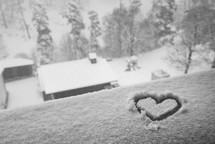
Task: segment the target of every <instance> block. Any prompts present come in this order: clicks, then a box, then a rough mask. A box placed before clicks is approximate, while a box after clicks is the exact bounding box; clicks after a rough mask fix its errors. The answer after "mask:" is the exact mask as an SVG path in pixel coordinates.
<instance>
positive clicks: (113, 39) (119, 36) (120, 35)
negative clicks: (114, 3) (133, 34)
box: [103, 4, 129, 57]
mask: <svg viewBox="0 0 215 144" xmlns="http://www.w3.org/2000/svg"><path fill="white" fill-rule="evenodd" d="M128 19H129V18H128V10H127V8H126V7H125V6H124V5H123V4H120V7H119V8H115V9H114V10H113V12H112V13H111V14H109V15H106V16H105V17H104V19H103V25H104V35H103V41H104V44H105V49H104V51H105V52H106V53H109V54H110V55H111V56H114V57H119V56H122V55H124V53H125V49H126V48H125V47H124V44H123V43H124V41H123V39H124V36H125V35H124V31H125V29H126V28H127V24H128Z"/></svg>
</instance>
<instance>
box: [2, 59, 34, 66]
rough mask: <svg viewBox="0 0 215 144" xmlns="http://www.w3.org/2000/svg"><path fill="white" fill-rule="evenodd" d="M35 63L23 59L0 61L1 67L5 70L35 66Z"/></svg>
mask: <svg viewBox="0 0 215 144" xmlns="http://www.w3.org/2000/svg"><path fill="white" fill-rule="evenodd" d="M33 64H34V62H33V61H32V60H28V59H23V58H11V59H3V60H1V61H0V67H3V68H11V67H19V66H26V65H33Z"/></svg>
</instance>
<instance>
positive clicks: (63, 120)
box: [0, 71, 215, 144]
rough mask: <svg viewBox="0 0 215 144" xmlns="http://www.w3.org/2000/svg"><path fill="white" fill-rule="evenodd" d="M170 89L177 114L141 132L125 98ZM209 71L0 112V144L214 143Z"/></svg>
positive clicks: (214, 90)
mask: <svg viewBox="0 0 215 144" xmlns="http://www.w3.org/2000/svg"><path fill="white" fill-rule="evenodd" d="M166 90H168V91H171V92H172V93H173V94H175V95H178V96H180V97H181V98H185V99H187V100H188V103H187V104H186V105H184V106H183V109H186V113H182V112H177V113H176V114H175V115H173V116H170V117H168V118H167V119H165V120H163V121H159V122H158V124H159V125H160V126H162V127H163V128H162V129H159V130H158V131H151V130H147V129H145V127H144V126H145V124H144V121H143V120H142V119H141V118H140V115H139V114H138V113H132V112H129V111H128V110H127V109H126V107H127V98H128V97H130V96H132V95H134V94H135V93H139V92H156V93H162V92H164V91H166ZM214 104H215V71H208V72H202V73H195V74H189V75H185V76H181V77H175V78H170V79H164V80H158V81H153V82H149V83H144V84H138V85H134V86H129V87H121V88H116V89H112V90H108V91H100V92H97V93H92V94H85V95H82V96H77V97H71V98H66V99H61V100H56V101H51V102H47V103H45V104H42V105H38V106H30V107H26V108H19V109H16V110H6V111H2V112H0V143H2V144H4V143H10V144H17V143H20V144H21V143H38V144H45V143H61V144H63V143H144V144H146V143H171V144H172V143H195V144H196V143H199V144H202V143H215V105H214Z"/></svg>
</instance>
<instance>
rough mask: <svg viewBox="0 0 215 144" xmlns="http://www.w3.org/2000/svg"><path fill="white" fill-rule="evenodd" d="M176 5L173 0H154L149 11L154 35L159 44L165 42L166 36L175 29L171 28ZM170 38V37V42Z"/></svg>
mask: <svg viewBox="0 0 215 144" xmlns="http://www.w3.org/2000/svg"><path fill="white" fill-rule="evenodd" d="M176 9H177V6H176V3H175V0H154V1H153V8H152V11H151V15H152V23H153V25H154V27H155V29H156V31H157V33H156V35H157V37H158V39H159V40H161V44H164V43H165V42H166V40H168V39H166V36H170V35H172V34H173V33H174V32H175V31H174V30H173V28H172V23H173V22H174V14H175V12H176ZM171 40H172V39H170V42H171Z"/></svg>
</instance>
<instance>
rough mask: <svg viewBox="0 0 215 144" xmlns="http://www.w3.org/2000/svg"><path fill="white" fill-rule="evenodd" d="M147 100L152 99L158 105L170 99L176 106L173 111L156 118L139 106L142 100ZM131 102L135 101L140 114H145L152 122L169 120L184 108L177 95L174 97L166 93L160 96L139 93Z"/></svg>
mask: <svg viewBox="0 0 215 144" xmlns="http://www.w3.org/2000/svg"><path fill="white" fill-rule="evenodd" d="M147 98H151V99H153V100H155V102H156V104H160V103H162V102H164V101H165V100H169V99H170V100H174V101H175V102H176V106H175V107H173V108H172V109H170V110H168V111H166V112H164V113H162V114H160V115H158V116H156V115H153V114H151V113H150V112H149V111H147V110H146V109H145V108H144V107H142V106H141V107H140V106H138V105H137V103H138V102H139V101H140V100H143V99H147ZM130 101H133V103H134V106H135V108H136V110H137V111H138V112H139V113H140V114H141V113H143V112H144V113H145V115H146V116H147V117H149V118H150V119H151V120H152V121H161V120H164V119H166V118H168V117H169V116H172V115H174V114H175V113H176V112H177V111H178V110H179V109H180V108H181V107H182V101H181V99H180V98H179V97H178V96H177V95H174V94H172V93H165V94H160V95H157V94H152V93H137V94H135V95H134V96H133V97H132V98H131V99H130Z"/></svg>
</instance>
